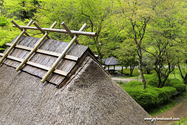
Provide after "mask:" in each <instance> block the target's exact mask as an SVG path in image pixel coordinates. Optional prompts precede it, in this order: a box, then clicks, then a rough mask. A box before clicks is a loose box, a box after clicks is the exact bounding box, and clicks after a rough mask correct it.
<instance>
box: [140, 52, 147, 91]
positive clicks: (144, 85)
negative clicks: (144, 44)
mask: <svg viewBox="0 0 187 125" xmlns="http://www.w3.org/2000/svg"><path fill="white" fill-rule="evenodd" d="M138 51H139V54H138V56H139V69H140V74H141V78H142V82H143V90H145V89H146V81H145V78H144V75H143V69H142V55H140V54H141V50H138Z"/></svg>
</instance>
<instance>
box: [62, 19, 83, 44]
mask: <svg viewBox="0 0 187 125" xmlns="http://www.w3.org/2000/svg"><path fill="white" fill-rule="evenodd" d="M61 24H62V26H63V27H64V29H65V30H66V31H67V33H68V34H69V35H70V36H71V38H73V37H74V35H73V34H72V33H71V31H70V29H69V28H68V27H67V25H66V24H65V22H62V23H61ZM75 42H76V44H79V45H80V43H79V42H78V40H77V39H76V40H75Z"/></svg>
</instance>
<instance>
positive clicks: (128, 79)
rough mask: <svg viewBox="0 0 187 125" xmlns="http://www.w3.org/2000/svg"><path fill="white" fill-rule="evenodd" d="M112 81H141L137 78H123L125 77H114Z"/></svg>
mask: <svg viewBox="0 0 187 125" xmlns="http://www.w3.org/2000/svg"><path fill="white" fill-rule="evenodd" d="M112 80H114V81H126V82H129V81H133V80H134V81H137V80H138V81H140V80H141V79H137V78H123V77H112Z"/></svg>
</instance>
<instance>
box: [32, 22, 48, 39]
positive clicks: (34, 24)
mask: <svg viewBox="0 0 187 125" xmlns="http://www.w3.org/2000/svg"><path fill="white" fill-rule="evenodd" d="M33 24H34V25H35V26H36V27H37V28H38V29H39V30H40V31H41V32H42V33H43V34H45V31H44V30H42V28H41V27H40V26H39V25H38V24H37V23H36V22H33ZM47 38H48V39H51V37H50V36H48V35H47Z"/></svg>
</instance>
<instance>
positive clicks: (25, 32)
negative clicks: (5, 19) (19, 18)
mask: <svg viewBox="0 0 187 125" xmlns="http://www.w3.org/2000/svg"><path fill="white" fill-rule="evenodd" d="M11 22H12V23H13V24H14V25H15V26H16V27H17V28H19V29H20V30H21V31H23V30H24V29H23V28H21V27H20V26H19V25H18V24H17V23H16V22H14V21H13V20H12V21H11ZM25 35H27V36H30V35H29V34H28V33H27V32H26V30H25Z"/></svg>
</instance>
